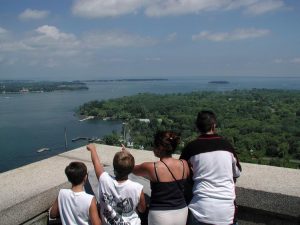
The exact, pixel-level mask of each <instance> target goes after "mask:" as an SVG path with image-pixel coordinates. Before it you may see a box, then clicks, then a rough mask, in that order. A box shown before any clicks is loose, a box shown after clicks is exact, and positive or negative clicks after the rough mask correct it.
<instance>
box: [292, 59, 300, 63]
mask: <svg viewBox="0 0 300 225" xmlns="http://www.w3.org/2000/svg"><path fill="white" fill-rule="evenodd" d="M291 63H295V64H300V58H293V59H292V60H291Z"/></svg>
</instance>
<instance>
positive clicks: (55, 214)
mask: <svg viewBox="0 0 300 225" xmlns="http://www.w3.org/2000/svg"><path fill="white" fill-rule="evenodd" d="M49 217H50V218H57V217H59V209H58V197H57V198H56V199H55V202H54V203H53V205H52V206H51V208H50V214H49Z"/></svg>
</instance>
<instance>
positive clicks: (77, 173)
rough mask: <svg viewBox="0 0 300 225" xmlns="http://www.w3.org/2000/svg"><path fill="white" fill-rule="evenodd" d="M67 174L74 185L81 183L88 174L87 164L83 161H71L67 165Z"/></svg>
mask: <svg viewBox="0 0 300 225" xmlns="http://www.w3.org/2000/svg"><path fill="white" fill-rule="evenodd" d="M65 174H66V176H67V177H68V180H69V181H70V182H71V183H72V184H73V185H78V184H81V183H82V182H83V180H84V178H85V176H86V175H87V168H86V165H85V164H84V163H82V162H71V163H70V164H69V165H68V166H67V167H66V169H65Z"/></svg>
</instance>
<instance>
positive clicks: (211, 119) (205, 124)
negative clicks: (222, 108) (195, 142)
mask: <svg viewBox="0 0 300 225" xmlns="http://www.w3.org/2000/svg"><path fill="white" fill-rule="evenodd" d="M216 123H217V117H216V115H215V114H214V113H213V112H212V111H206V110H203V111H200V112H199V113H198V116H197V120H196V126H197V128H198V130H199V131H200V133H207V132H208V131H210V130H211V129H212V128H213V126H214V124H216Z"/></svg>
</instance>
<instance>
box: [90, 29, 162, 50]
mask: <svg viewBox="0 0 300 225" xmlns="http://www.w3.org/2000/svg"><path fill="white" fill-rule="evenodd" d="M156 42H157V41H156V40H154V39H153V38H150V37H142V36H139V35H134V34H128V33H124V32H119V31H109V32H101V33H92V34H89V35H87V36H86V37H85V38H84V43H85V46H86V47H88V48H105V47H143V46H151V45H154V44H155V43H156Z"/></svg>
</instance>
